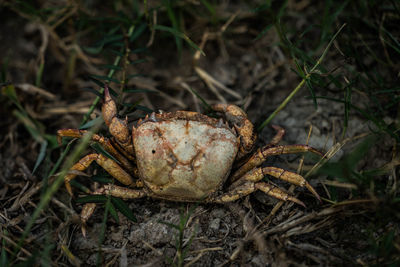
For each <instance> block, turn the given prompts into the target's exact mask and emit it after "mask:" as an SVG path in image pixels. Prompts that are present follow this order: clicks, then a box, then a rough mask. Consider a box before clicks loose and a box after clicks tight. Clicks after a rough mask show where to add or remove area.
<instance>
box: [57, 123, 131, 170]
mask: <svg viewBox="0 0 400 267" xmlns="http://www.w3.org/2000/svg"><path fill="white" fill-rule="evenodd" d="M87 132H88V131H86V130H79V129H61V130H58V131H57V141H58V143H59V144H60V143H61V138H62V137H73V138H82V137H83V136H84V135H85V134H87ZM92 141H93V142H98V143H99V144H101V146H102V147H103V148H104V149H105V150H106V151H107V152H108V153H110V154H111V155H112V156H113V157H114V158H116V159H117V160H118V161H119V162H120V163H121V165H122V166H123V167H124V169H126V170H128V171H129V172H130V173H133V174H134V176H136V177H138V171H137V168H136V167H135V166H133V165H132V164H131V163H130V162H129V160H127V159H126V158H125V157H124V156H122V155H121V153H120V152H118V151H117V150H116V149H115V148H114V146H113V145H112V144H111V142H110V140H108V139H107V138H104V137H103V136H101V135H98V134H94V135H93V136H92Z"/></svg>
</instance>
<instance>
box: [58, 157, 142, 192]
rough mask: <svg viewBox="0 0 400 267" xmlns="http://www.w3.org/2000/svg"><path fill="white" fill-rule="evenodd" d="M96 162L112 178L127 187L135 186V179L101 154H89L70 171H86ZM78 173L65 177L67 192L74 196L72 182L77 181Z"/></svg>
mask: <svg viewBox="0 0 400 267" xmlns="http://www.w3.org/2000/svg"><path fill="white" fill-rule="evenodd" d="M93 161H96V162H97V164H99V165H100V166H101V167H102V168H103V169H105V170H106V171H107V172H108V173H109V174H111V176H113V177H114V178H115V179H117V180H118V181H119V182H121V183H122V184H125V185H128V186H129V185H132V184H134V183H135V182H134V180H133V178H132V177H131V176H130V175H129V174H128V173H127V172H126V171H124V169H122V168H121V167H120V166H119V165H118V164H117V163H116V162H115V161H113V160H112V159H109V158H107V157H105V156H103V155H101V154H89V155H86V156H85V157H83V158H82V159H81V160H79V161H78V162H77V163H76V164H75V165H74V166H72V168H71V170H70V171H73V170H77V171H84V170H86V169H87V168H88V167H89V166H90V164H91V163H92V162H93ZM76 175H77V174H76V173H73V172H70V173H68V174H67V175H66V176H65V179H64V181H65V187H66V188H67V191H68V192H69V193H70V194H71V195H72V188H71V184H70V181H71V180H73V179H75V177H76Z"/></svg>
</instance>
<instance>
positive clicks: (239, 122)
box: [211, 104, 256, 158]
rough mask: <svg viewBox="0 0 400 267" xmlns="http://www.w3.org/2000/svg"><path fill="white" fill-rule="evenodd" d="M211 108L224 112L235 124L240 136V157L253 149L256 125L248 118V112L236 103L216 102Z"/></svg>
mask: <svg viewBox="0 0 400 267" xmlns="http://www.w3.org/2000/svg"><path fill="white" fill-rule="evenodd" d="M211 108H212V109H213V110H215V111H217V112H221V113H224V115H225V117H226V119H227V120H228V121H229V122H230V123H232V124H233V126H234V127H235V129H236V131H237V132H238V133H239V136H240V148H239V152H238V158H241V157H243V156H244V155H246V154H247V153H249V152H250V151H251V149H252V148H253V145H254V143H255V140H256V135H255V134H254V126H253V124H252V123H251V121H250V120H249V119H248V118H247V115H246V113H245V112H244V111H243V110H242V109H241V108H239V107H238V106H235V105H230V104H215V105H212V106H211Z"/></svg>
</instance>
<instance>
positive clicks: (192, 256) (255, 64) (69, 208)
mask: <svg viewBox="0 0 400 267" xmlns="http://www.w3.org/2000/svg"><path fill="white" fill-rule="evenodd" d="M7 12H9V10H8V9H3V10H1V14H2V15H4V14H5V13H7ZM5 16H6V18H7V19H6V20H4V21H6V22H7V23H6V24H4V25H3V26H1V27H0V31H1V32H0V36H1V37H0V38H1V39H0V44H1V49H0V51H2V52H1V53H0V58H2V62H1V63H2V64H4V63H5V59H7V60H8V62H9V63H8V67H9V70H8V71H7V79H8V81H11V83H13V84H21V83H29V84H33V83H34V80H35V73H36V72H37V54H38V53H39V52H38V51H39V47H40V44H41V41H43V40H42V39H41V38H40V26H38V24H36V23H34V22H30V21H27V20H24V19H21V18H20V17H13V16H10V15H5ZM232 27H233V29H236V30H237V33H235V31H233V32H234V33H231V35H227V36H225V38H226V39H224V40H222V43H221V40H215V39H210V40H209V41H207V43H206V45H205V46H204V48H203V49H204V52H205V54H206V56H201V57H200V60H199V61H198V62H197V63H196V64H197V66H198V67H200V68H201V69H202V70H203V71H206V72H207V73H208V74H209V75H210V76H212V77H214V78H215V79H217V80H218V81H219V82H220V83H221V84H223V85H224V86H226V87H227V88H229V89H230V90H232V91H233V92H234V93H232V92H228V91H225V90H222V89H221V88H218V89H217V91H218V93H213V92H212V90H210V88H209V86H207V84H206V83H205V82H204V80H203V79H202V78H201V77H200V76H199V74H198V73H196V72H195V69H194V67H193V60H194V53H195V52H194V51H193V50H191V49H190V48H187V47H185V49H184V50H183V51H182V56H181V57H180V58H179V56H177V53H176V47H175V46H174V40H173V38H170V39H169V41H170V42H171V43H169V44H167V45H166V48H165V47H162V46H159V45H157V41H160V40H159V39H156V40H155V42H154V43H155V44H154V45H152V46H150V47H149V49H150V51H149V53H148V54H147V55H143V57H145V58H146V59H147V62H144V63H142V64H138V65H137V66H136V65H135V66H132V67H130V69H129V72H130V73H132V74H134V73H141V74H144V77H137V78H136V79H133V80H131V81H130V83H129V84H128V85H129V86H132V87H133V86H136V87H137V88H144V89H149V90H159V91H160V92H162V93H146V94H143V93H139V94H130V95H126V96H124V97H125V98H124V101H125V102H129V101H130V102H132V103H133V102H135V101H137V100H138V99H142V102H141V105H144V106H146V107H148V108H150V109H152V110H168V111H172V110H192V111H199V112H204V111H205V110H204V108H203V107H202V106H201V101H200V100H199V99H198V98H197V97H195V96H193V94H192V93H191V92H190V90H188V89H187V87H185V84H187V85H189V86H190V87H191V88H193V89H194V90H195V91H196V92H197V93H198V94H199V95H201V97H203V98H204V99H206V100H207V102H208V103H218V102H221V101H224V100H226V101H227V102H229V103H234V104H237V105H240V106H242V107H243V109H244V110H245V111H246V112H247V114H248V116H249V118H250V120H251V121H252V122H253V123H254V124H255V125H256V126H259V125H260V124H261V123H262V122H263V121H264V120H265V119H266V118H267V117H268V116H269V115H270V114H271V113H272V112H273V111H274V110H275V109H276V108H277V106H278V105H280V104H281V103H282V101H283V100H284V99H285V98H286V97H287V96H288V95H289V94H290V93H291V92H292V90H293V89H294V88H295V87H296V86H297V85H298V84H299V83H300V81H301V79H300V78H299V77H298V76H297V75H296V74H295V73H294V72H293V71H292V70H291V68H293V67H294V64H293V62H292V61H291V59H290V57H289V56H288V55H287V54H286V53H285V51H283V50H282V48H281V47H280V46H278V45H275V44H276V43H277V42H278V41H279V36H278V35H277V34H276V33H275V32H274V31H270V32H269V33H268V34H267V35H265V36H264V37H262V38H260V39H259V40H258V41H254V39H255V38H256V37H257V36H256V34H254V33H252V32H251V31H248V32H246V31H241V30H242V29H241V28H240V25H237V24H233V25H232ZM16 29H20V30H19V31H17V32H18V35H15V36H13V38H10V34H11V33H13V32H14V31H16ZM159 38H161V37H159ZM192 38H193V39H194V40H195V41H196V42H197V43H198V44H199V43H200V41H201V34H198V35H197V36H194V37H192ZM161 41H165V39H163V40H161ZM50 43H51V44H50V46H49V47H48V48H47V50H46V53H45V57H46V67H45V69H44V74H43V85H42V88H43V89H44V90H45V91H48V92H49V93H51V94H52V95H54V97H50V98H49V97H46V95H45V94H43V93H40V92H37V91H32V90H26V91H24V90H22V89H21V86H16V88H17V89H16V92H17V96H18V99H19V102H20V103H22V105H23V107H24V108H25V109H26V110H27V112H28V114H29V116H31V117H33V118H35V120H36V121H38V122H40V123H41V124H42V125H43V126H44V129H43V131H44V132H45V133H46V134H50V135H55V133H56V130H57V129H60V128H69V127H71V128H77V127H79V124H80V122H81V120H82V116H83V114H85V113H86V112H87V110H88V107H89V106H90V105H91V103H92V102H93V100H94V99H95V95H93V94H92V93H88V92H85V91H82V90H81V89H82V88H84V87H87V86H88V85H90V86H93V87H96V85H93V83H91V82H90V81H88V80H87V79H86V77H87V75H88V70H89V69H90V68H89V67H88V66H85V64H84V63H83V62H82V61H81V62H78V63H79V64H78V65H77V69H76V72H75V73H74V77H73V79H72V80H71V81H70V83H69V84H67V85H66V82H65V75H66V73H67V66H66V64H68V62H67V60H66V59H65V60H66V61H65V62H61V61H60V60H59V59H58V58H56V55H57V53H56V52H57V51H58V50H57V49H56V48H57V44H56V43H54V40H50ZM166 51H168V53H166ZM58 52H59V51H58ZM319 52H320V53H322V49H321V51H319ZM61 53H63V52H61ZM166 54H167V55H166ZM335 56H336V57H338V56H339V53H338V51H337V50H336V49H334V48H331V50H330V52H329V56H328V59H327V62H326V65H327V66H328V65H335V64H334V63H335V61H334V60H335ZM140 57H141V55H140V56H139V58H140ZM101 61H102V62H103V63H107V60H104V59H101ZM343 72H344V71H343ZM318 89H320V90H321V91H323V89H324V88H318ZM323 92H324V94H325V91H323ZM326 95H327V96H332V97H333V96H335V97H336V96H337V95H335V94H334V93H330V92H328V93H326ZM353 101H357V102H358V103H364V102H366V101H367V100H366V99H365V98H364V96H363V95H362V94H359V95H358V94H356V95H354V96H353ZM71 106H73V107H74V108H73V109H68V107H71ZM56 108H60V109H58V110H57V109H56ZM16 109H17V108H16V106H15V105H13V104H12V103H11V101H10V99H9V98H7V97H5V96H2V98H1V107H0V114H1V115H2V116H1V117H2V120H1V122H0V125H1V127H0V133H1V140H0V149H1V154H0V169H1V170H2V171H1V173H0V183H1V186H0V199H1V200H2V204H1V210H2V211H1V212H0V213H1V217H0V221H1V224H2V225H3V226H2V237H3V238H4V236H9V237H10V238H11V239H13V240H14V241H18V237H19V236H20V235H21V234H22V231H23V229H24V227H25V226H26V224H27V223H28V222H29V219H30V217H31V216H32V213H33V211H34V209H35V208H36V207H37V205H38V203H39V200H40V194H41V189H37V190H36V191H35V190H34V187H35V186H37V185H38V184H39V183H40V182H42V179H43V177H44V174H45V173H47V172H48V170H50V169H51V168H52V167H53V166H54V164H55V162H56V161H57V159H58V158H59V156H60V154H61V152H62V149H58V148H57V149H55V148H52V149H51V150H49V152H48V153H49V154H48V156H47V157H46V160H45V161H44V162H43V163H42V164H41V166H40V168H39V169H38V171H37V172H36V173H35V174H33V175H32V170H33V168H34V165H35V162H36V160H37V157H38V155H39V151H40V146H39V144H38V142H37V140H34V139H33V138H32V135H31V134H30V133H29V132H28V131H27V129H26V127H24V124H23V123H22V122H21V121H20V120H17V119H16V117H15V111H14V110H16ZM125 111H126V110H123V111H122V113H124V112H125ZM344 112H345V111H344V104H343V103H338V102H333V101H329V100H325V99H320V100H318V102H317V107H316V106H315V105H314V103H313V99H312V98H311V97H310V93H309V91H308V89H307V87H303V88H302V89H301V90H300V91H299V93H297V94H296V96H295V97H294V98H293V99H292V100H291V101H290V102H289V103H288V105H287V106H286V107H285V108H284V109H283V110H282V111H281V112H279V113H278V115H277V116H276V117H275V118H274V119H273V120H272V122H271V124H275V125H279V126H282V127H283V128H285V130H286V135H285V136H284V139H283V140H282V142H281V144H306V143H308V144H309V145H310V146H312V147H315V148H316V149H318V150H320V151H324V152H325V151H328V150H329V149H331V148H332V147H333V146H335V145H337V144H338V142H339V141H342V140H344V138H342V133H343V129H344ZM94 114H95V115H96V116H98V115H99V114H100V105H98V106H97V107H96V111H95V112H94ZM144 114H145V112H142V111H138V112H135V113H133V114H129V121H130V123H131V124H134V123H136V121H137V119H138V118H140V117H143V115H144ZM373 127H374V125H373V124H371V123H370V122H367V121H366V119H365V118H363V117H361V116H360V115H359V113H356V112H352V113H351V114H350V116H349V121H348V126H347V128H346V129H347V130H346V134H345V136H344V137H345V138H350V139H351V138H354V137H356V136H359V135H363V134H366V133H369V132H370V130H371V128H373ZM310 129H311V130H312V131H311V134H310V136H309V132H310ZM100 132H101V134H104V135H108V133H107V131H106V128H105V127H103V128H102V129H101V131H100ZM274 134H275V132H274V130H273V129H271V127H270V126H267V127H265V128H264V129H263V130H262V131H261V132H259V134H258V141H257V145H256V147H261V146H263V145H266V144H268V143H269V141H270V140H271V138H272V137H273V136H274ZM308 136H309V137H308ZM358 144H359V141H358V140H349V141H348V143H346V145H344V146H343V147H342V148H341V149H339V150H338V151H337V153H336V154H335V156H334V157H332V160H338V159H340V158H341V157H342V156H343V155H346V154H347V153H350V152H351V151H353V149H354V147H356V146H357V145H358ZM392 146H393V143H392V142H391V141H390V140H387V141H385V142H383V143H382V146H381V147H378V148H377V147H374V148H373V150H372V152H370V153H373V154H374V155H373V156H371V157H370V158H368V159H366V160H364V161H362V162H361V163H360V164H361V165H364V166H367V167H369V168H372V167H379V166H382V165H383V164H385V163H387V162H389V161H390V160H391V147H392ZM88 151H89V150H88ZM301 160H302V155H287V156H277V157H271V158H270V159H268V160H267V161H266V163H265V166H276V167H280V168H284V169H286V170H289V171H293V172H296V171H297V169H298V166H299V164H300V161H301ZM318 160H319V159H318V158H316V157H312V156H310V155H308V154H307V155H306V157H305V161H304V165H303V167H302V170H303V171H302V173H303V174H306V173H307V171H309V170H310V169H311V168H312V166H313V165H314V164H315V163H316V162H317V161H318ZM98 171H99V170H98V168H97V167H94V168H89V170H88V171H87V173H88V174H89V175H92V174H93V173H96V172H98ZM326 179H327V176H326V175H322V174H321V175H318V176H311V179H310V180H309V181H310V184H311V185H312V186H314V187H315V188H316V190H317V191H318V193H319V194H320V196H321V197H322V198H323V202H322V203H319V202H318V201H317V200H316V199H315V198H314V197H313V196H312V195H311V194H310V193H308V192H307V190H305V189H301V188H296V189H295V190H294V195H295V196H296V197H297V198H298V199H300V200H301V201H303V202H304V203H305V204H306V207H305V208H303V207H301V206H299V205H296V204H294V203H285V204H283V205H282V207H281V208H279V209H277V210H276V211H274V212H275V213H274V214H271V212H272V210H273V209H274V207H277V205H280V204H279V203H278V201H277V200H275V199H272V198H270V197H267V196H265V194H263V193H260V192H256V193H254V194H252V195H250V196H248V197H245V198H243V199H240V200H238V201H236V202H234V203H230V204H226V205H219V204H194V203H176V202H169V201H161V200H154V199H150V198H144V199H138V200H129V201H126V202H127V203H128V205H129V208H130V209H131V210H132V211H133V213H134V215H135V217H136V219H137V222H132V221H130V220H129V219H127V218H126V217H125V216H124V215H122V214H121V213H119V214H118V218H119V222H116V221H115V219H113V218H112V217H111V216H109V218H108V219H107V220H106V229H105V233H104V242H103V243H102V244H99V238H100V235H101V232H102V227H103V223H102V222H103V217H104V207H99V208H98V209H97V210H96V211H95V213H94V215H93V216H92V217H91V218H90V220H89V222H88V224H87V236H86V237H83V235H82V233H81V231H80V226H79V223H78V221H77V214H79V212H80V210H81V209H82V204H79V203H76V202H75V200H74V199H71V198H70V197H69V195H68V194H67V192H66V190H65V189H64V187H61V188H60V189H59V190H58V191H57V193H56V195H54V199H53V201H51V202H50V204H49V207H48V208H47V209H46V210H45V211H43V214H42V215H41V216H40V217H39V219H38V221H37V222H36V223H35V225H34V227H33V229H32V231H31V233H30V234H29V236H28V240H27V241H26V245H24V247H26V248H28V249H29V251H30V252H33V251H34V248H35V246H37V245H35V244H44V242H47V241H45V240H46V239H47V238H49V239H50V240H51V242H50V243H52V244H53V245H54V247H53V248H52V250H51V253H50V259H51V262H52V263H53V264H54V265H60V266H62V265H71V264H75V265H79V264H81V265H82V266H94V265H96V264H97V261H98V257H99V255H100V254H101V256H100V257H101V262H102V265H105V264H109V266H110V265H111V266H118V265H119V266H169V265H171V262H174V263H177V262H178V260H179V255H178V254H177V248H178V247H179V244H178V242H179V231H178V230H177V229H175V228H174V227H172V226H171V225H169V224H175V225H179V223H180V221H181V220H182V218H183V217H184V216H186V215H187V216H188V220H187V221H186V224H185V228H184V235H183V240H182V242H183V247H184V254H183V255H181V256H182V258H183V264H192V266H266V265H268V266H288V265H302V266H304V265H321V266H337V265H348V264H350V265H355V264H363V263H364V262H369V263H371V262H373V260H374V259H375V258H374V257H373V256H371V254H370V253H369V251H370V249H371V242H370V241H371V235H372V236H373V235H374V234H376V235H377V236H380V233H379V232H378V233H375V232H374V231H373V230H372V231H371V232H369V230H368V229H377V228H378V229H388V228H392V229H394V231H395V232H396V233H397V234H398V232H399V226H398V224H397V223H396V220H391V219H388V220H387V221H386V222H382V225H381V227H377V228H376V227H371V222H370V220H371V219H370V216H371V214H373V213H375V212H376V210H377V209H379V208H378V206H380V205H382V204H381V203H379V204H376V202H373V201H370V202H365V203H358V204H354V206H350V207H349V206H346V205H338V206H333V205H332V203H333V202H334V200H333V197H336V196H331V195H329V194H330V193H331V191H330V190H327V185H325V184H323V182H324V181H325V180H326ZM80 181H81V182H82V183H84V184H85V185H87V186H90V183H89V182H88V181H89V179H87V178H86V177H82V178H81V179H80ZM272 181H273V182H274V183H276V184H278V185H279V186H280V187H283V188H285V189H286V190H289V185H288V184H287V183H284V182H280V181H277V180H276V179H272ZM31 190H33V191H31ZM27 192H33V193H32V194H31V195H29V200H27V201H21V198H23V197H24V196H25V195H26V194H27ZM352 194H353V191H352V190H349V189H348V188H338V189H337V196H341V197H342V199H352ZM353 199H365V198H358V197H357V198H353ZM57 201H60V202H62V203H63V205H61V206H60V205H59V204H57ZM360 207H361V208H360ZM381 212H382V213H384V212H385V211H384V210H381ZM71 214H72V215H71ZM4 229H7V231H8V232H7V234H6V232H4ZM377 231H378V230H377ZM3 240H5V239H3ZM9 244H11V243H8V241H7V246H11V245H9ZM63 246H65V247H67V248H68V250H69V251H70V252H71V253H72V255H74V257H75V260H72V259H71V257H70V256H68V255H69V254H68V253H67V252H66V250H65V249H63ZM99 247H101V249H100V251H101V253H100V254H99ZM10 251H11V248H10V250H9V251H8V252H9V253H10ZM28 256H29V255H27V254H24V253H21V254H19V256H18V257H19V259H22V258H27V257H28Z"/></svg>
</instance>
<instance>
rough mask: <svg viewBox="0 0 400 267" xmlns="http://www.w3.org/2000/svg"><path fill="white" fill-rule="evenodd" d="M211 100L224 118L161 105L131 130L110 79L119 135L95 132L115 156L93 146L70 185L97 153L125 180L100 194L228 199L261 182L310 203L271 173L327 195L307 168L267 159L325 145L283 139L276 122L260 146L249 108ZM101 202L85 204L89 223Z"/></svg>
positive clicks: (277, 194) (110, 105)
mask: <svg viewBox="0 0 400 267" xmlns="http://www.w3.org/2000/svg"><path fill="white" fill-rule="evenodd" d="M211 108H212V110H213V111H214V112H215V114H219V115H220V117H219V119H218V118H213V117H209V116H206V115H203V114H201V113H197V112H191V111H175V112H159V113H154V112H153V113H151V115H150V116H149V115H147V116H146V117H145V118H144V119H143V120H142V119H140V120H139V121H138V122H137V124H136V126H133V127H132V129H131V131H130V130H129V128H128V121H127V118H126V119H125V120H122V119H120V118H118V116H117V107H116V103H115V102H114V100H113V99H112V98H111V96H110V93H109V90H108V88H107V86H106V87H105V90H104V102H103V105H102V115H103V119H104V121H105V123H106V125H107V126H108V129H109V132H110V133H111V135H112V137H111V138H105V137H103V136H101V135H98V134H94V135H92V137H91V140H92V141H94V142H97V143H99V144H100V145H101V146H102V147H103V148H104V149H105V150H106V151H107V152H108V153H109V154H111V155H112V157H107V156H105V155H103V154H102V153H93V154H89V155H86V156H84V157H83V158H82V159H80V160H79V161H78V162H77V163H76V164H75V165H73V167H72V168H71V170H72V171H70V172H69V173H68V174H67V175H66V176H65V186H66V189H67V191H68V192H69V193H70V194H71V195H72V188H71V184H70V182H71V180H73V179H75V177H76V176H77V174H79V171H84V170H85V169H87V168H88V167H89V165H90V164H91V163H92V162H93V161H95V162H97V164H99V165H100V166H101V167H102V168H103V169H105V170H106V171H107V172H108V173H109V174H110V175H111V176H112V177H114V178H115V179H116V180H118V182H119V184H122V185H123V186H121V185H117V184H114V183H113V184H106V185H104V186H102V187H100V188H98V189H96V190H94V191H93V192H91V193H92V194H97V195H98V194H104V195H111V196H114V197H120V198H123V199H136V198H142V197H146V196H148V197H151V198H158V199H165V200H172V201H184V202H206V203H226V202H231V201H235V200H237V199H239V198H242V197H244V196H246V195H249V194H251V193H253V192H255V191H257V190H260V191H262V192H264V193H266V194H267V195H269V196H272V197H274V198H277V199H279V200H284V201H292V202H295V203H297V204H299V205H302V206H305V205H304V203H303V202H302V201H300V200H299V199H297V198H295V197H294V196H292V195H289V194H288V193H287V192H285V191H284V190H282V189H280V188H279V187H277V186H275V185H274V184H272V183H270V182H267V181H265V180H264V179H263V178H264V177H265V176H267V175H269V176H272V177H275V178H277V179H280V180H283V181H286V182H289V183H291V184H294V185H297V186H300V187H305V188H307V189H308V190H309V191H310V192H311V193H312V194H313V195H314V196H315V197H316V198H317V199H318V200H320V197H319V195H318V193H317V192H316V191H315V190H314V188H313V187H312V186H311V185H310V184H309V183H308V182H307V181H306V180H305V179H304V178H303V177H302V176H301V175H299V174H297V173H294V172H290V171H286V170H284V169H281V168H277V167H269V166H267V167H260V166H261V164H262V163H263V162H264V161H265V160H266V159H267V158H268V157H270V156H273V155H280V154H291V153H299V152H312V153H315V154H318V155H321V153H320V152H319V151H318V150H316V149H314V148H312V147H310V146H308V145H278V143H279V141H280V140H281V139H282V137H283V135H284V130H283V128H281V127H278V126H273V127H274V128H275V130H276V131H277V133H276V135H275V137H274V138H273V139H272V141H271V143H269V144H267V145H266V146H264V147H261V148H258V149H255V148H254V146H255V141H256V134H255V133H254V127H253V124H252V123H251V122H250V120H249V119H248V118H247V114H246V113H245V112H244V111H243V110H242V109H241V108H239V107H238V106H235V105H231V104H215V105H212V106H211ZM57 134H58V138H59V141H61V138H62V137H74V138H81V137H83V136H84V135H85V134H88V132H87V131H85V130H78V129H61V130H58V132H57ZM254 150H255V151H254ZM112 158H113V159H112ZM95 205H96V204H94V203H87V204H85V206H84V207H83V209H82V212H81V221H82V223H83V224H85V222H86V221H87V220H88V218H89V217H90V216H91V215H92V213H93V212H94V209H95Z"/></svg>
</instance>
